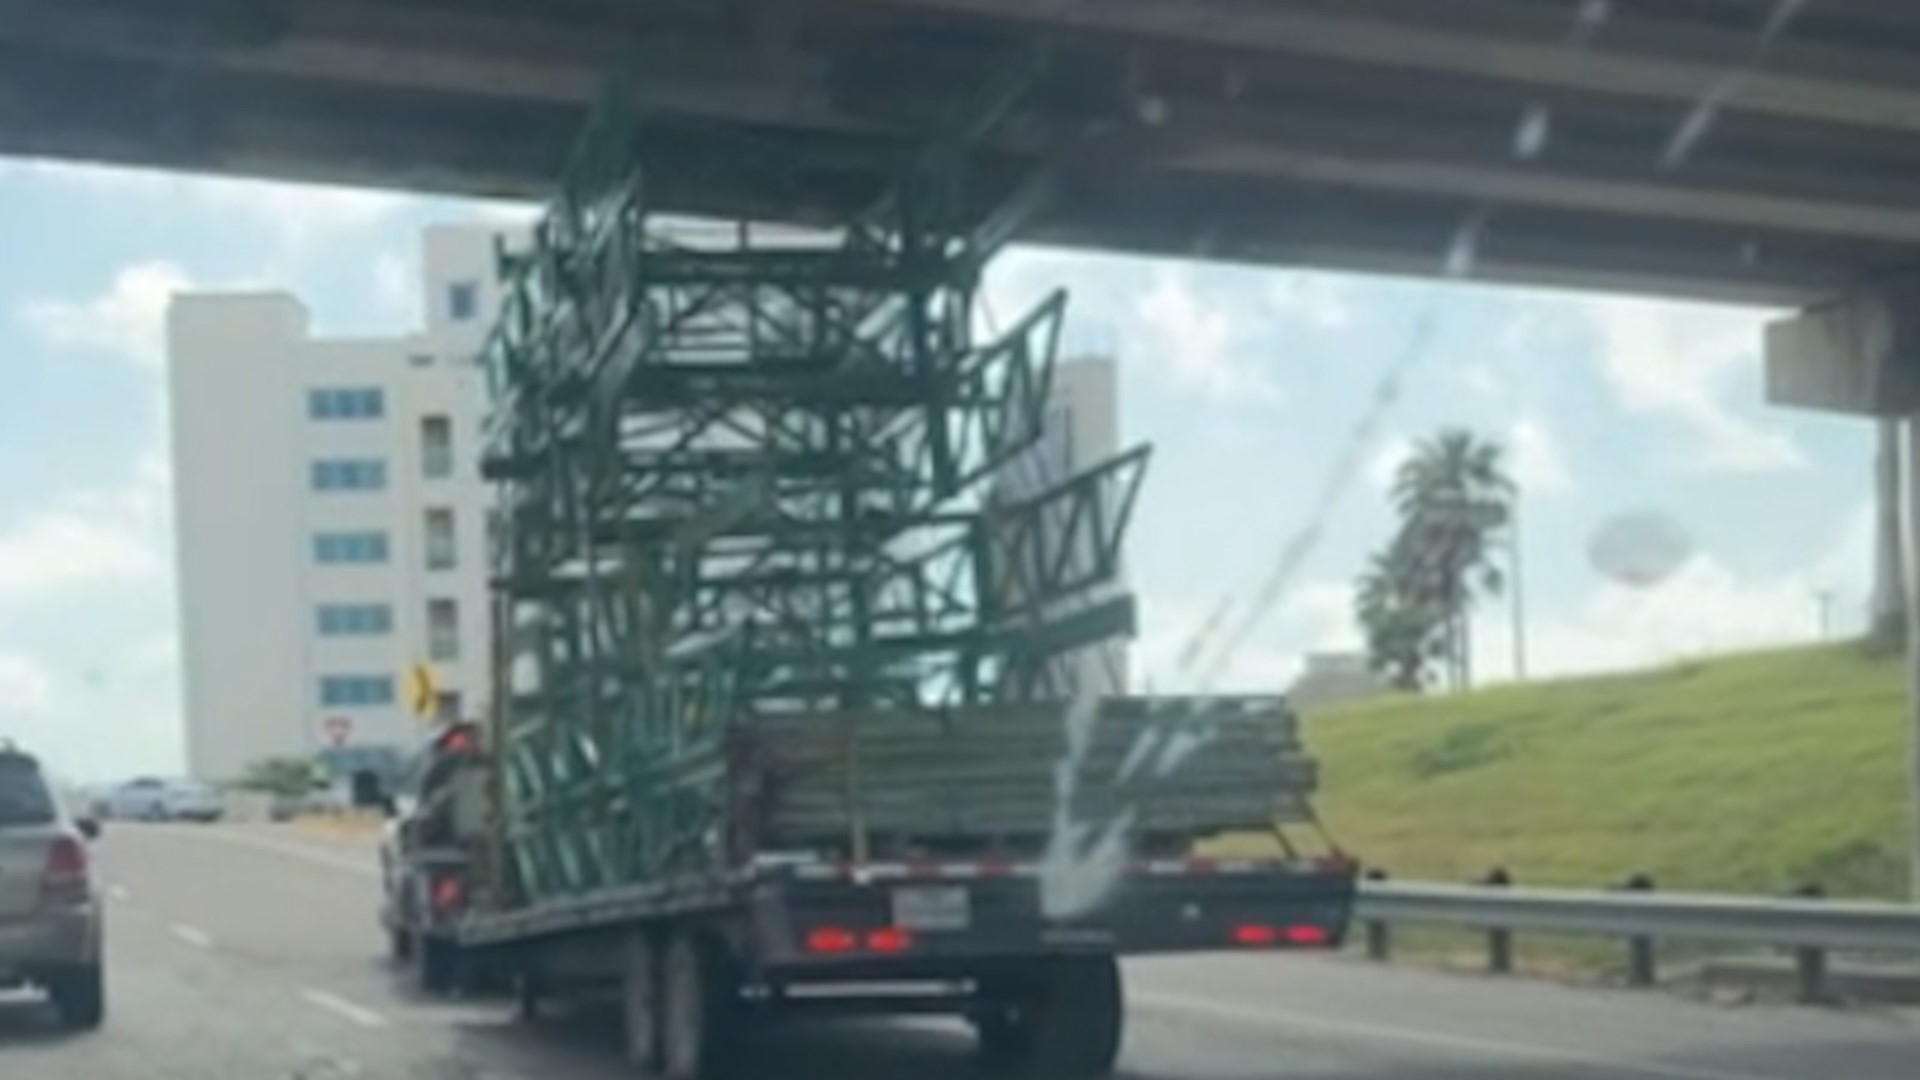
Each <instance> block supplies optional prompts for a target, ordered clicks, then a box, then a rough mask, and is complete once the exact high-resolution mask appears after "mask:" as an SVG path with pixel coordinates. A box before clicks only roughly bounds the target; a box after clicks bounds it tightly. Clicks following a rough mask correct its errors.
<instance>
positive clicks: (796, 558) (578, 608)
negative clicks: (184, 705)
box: [485, 90, 1145, 900]
mask: <svg viewBox="0 0 1920 1080" xmlns="http://www.w3.org/2000/svg"><path fill="white" fill-rule="evenodd" d="M1004 96H1005V95H1004V92H1003V91H1000V90H996V91H995V93H993V94H989V95H986V96H985V97H983V101H982V103H981V107H980V108H979V109H977V110H975V112H974V113H973V114H972V115H970V116H966V117H961V118H960V122H957V123H956V124H955V125H954V126H953V130H952V131H951V132H949V133H948V134H945V135H941V136H937V137H935V138H933V139H932V140H931V141H930V144H929V148H928V150H927V151H926V152H925V153H924V154H922V155H920V156H919V157H918V158H917V159H916V160H913V161H910V162H905V163H903V164H902V166H901V169H900V174H899V181H898V183H897V185H896V186H895V187H894V189H893V190H891V191H889V192H887V193H885V194H884V195H882V196H881V197H879V198H878V199H876V201H875V203H874V205H873V208H872V209H871V210H870V211H869V212H867V213H866V214H864V215H862V216H861V217H860V218H858V219H857V220H854V221H850V222H847V223H846V225H845V227H844V228H842V229H839V230H834V231H832V232H831V233H825V234H815V235H807V236H801V237H797V238H796V237H794V236H793V235H791V234H779V235H777V236H776V235H773V234H769V233H768V232H766V231H765V230H762V229H759V228H757V227H754V226H750V225H746V224H742V225H739V226H737V227H736V228H733V229H730V230H727V231H725V232H724V233H723V234H722V236H721V238H720V239H719V240H718V241H717V242H716V241H715V239H714V234H713V232H712V230H708V231H707V233H706V235H705V237H704V238H701V237H696V236H693V235H692V234H691V233H690V232H688V231H682V232H680V233H677V234H676V233H675V232H672V231H661V230H658V229H650V228H649V226H650V224H655V223H652V222H650V221H649V217H648V213H647V197H646V196H647V188H646V182H645V170H644V168H643V162H644V157H645V147H643V146H639V145H636V143H635V142H634V139H633V134H632V133H633V132H634V130H635V126H634V124H633V118H632V117H630V116H629V115H627V113H626V109H625V107H624V105H623V104H622V103H623V102H624V101H625V100H626V99H625V96H624V95H623V94H620V93H618V92H615V93H612V94H610V95H609V96H608V98H607V100H606V102H605V103H604V104H603V105H602V106H601V107H600V108H599V109H598V110H597V111H596V112H595V114H594V116H593V118H592V119H591V121H590V122H589V124H588V126H587V129H586V131H585V132H584V133H583V135H582V136H581V138H580V141H579V143H578V145H577V147H576V149H575V151H574V153H573V155H572V158H571V159H570V161H569V162H568V165H567V168H566V172H565V175H564V176H563V177H562V178H561V181H560V185H559V191H558V194H557V195H556V197H555V198H554V200H553V202H552V204H551V206H550V207H549V208H548V210H547V212H546V214H545V216H544V217H543V218H542V219H541V221H540V222H539V224H538V226H537V228H536V229H535V232H534V241H533V245H532V249H531V250H530V251H527V252H522V253H518V254H512V255H505V254H503V256H502V275H503V280H504V283H505V288H506V298H505V302H504V306H503V311H502V315H501V318H500V323H499V325H498V327H497V328H496V329H495V331H494V332H493V335H492V337H491V339H490V344H489V346H488V349H487V352H486V354H485V364H486V368H487V372H488V376H489V385H490V388H491V391H492V395H493V403H494V416H493V420H492V425H491V429H490V432H489V438H488V448H487V455H486V462H485V470H486V472H487V475H488V476H489V477H490V478H491V479H493V480H494V481H495V482H496V490H497V497H498V506H497V514H498V518H499V519H498V523H497V524H498V528H497V530H496V543H495V550H494V570H495V578H496V586H497V596H498V597H499V601H498V602H499V607H498V611H497V614H498V619H497V623H498V625H499V626H500V627H501V635H502V636H501V642H500V653H499V660H500V662H501V664H500V667H501V670H502V672H503V676H502V684H501V685H500V686H498V687H497V688H496V689H497V695H496V700H497V701H499V702H500V704H501V707H500V708H499V709H498V710H496V711H497V713H498V715H499V721H498V722H499V730H498V732H497V736H496V742H495V745H496V746H497V747H499V748H500V751H501V753H502V754H503V755H504V761H505V763H506V772H505V782H504V788H505V790H504V791H503V792H502V796H503V799H502V801H503V806H504V810H503V818H504V822H503V824H504V830H505V831H504V836H505V842H504V847H505V849H506V850H505V855H506V856H507V858H506V860H505V862H506V865H507V867H508V873H509V874H510V878H511V880H510V881H509V882H508V887H509V888H510V889H511V890H512V891H513V892H515V893H517V894H518V895H520V896H521V897H522V898H525V899H530V900H538V899H540V898H543V897H546V896H551V895H556V894H566V893H576V892H579V891H583V890H588V889H593V888H597V887H602V886H608V885H616V884H624V883H630V882H635V881H643V880H648V879H650V878H652V877H655V876H658V875H661V874H664V873H668V872H673V871H675V870H680V869H685V868H690V867H692V868H709V867H714V866H719V865H723V864H725V863H726V862H727V861H728V860H729V859H732V858H736V857H738V856H739V855H740V852H739V851H737V850H729V847H730V844H729V840H730V838H732V837H737V836H738V835H739V834H740V830H739V829H737V828H734V827H732V826H733V825H734V824H735V823H733V822H731V821H729V820H727V815H728V812H729V808H730V807H731V806H732V805H733V796H732V790H731V785H733V784H734V782H735V781H736V780H737V779H738V778H737V777H736V776H734V775H733V773H732V772H731V771H730V769H729V761H728V753H729V747H730V746H731V745H733V743H732V742H731V741H730V739H729V733H730V732H731V731H733V730H735V729H737V728H739V727H740V726H741V725H742V724H745V723H747V722H749V721H755V720H759V721H765V720H770V719H781V720H784V721H785V722H791V723H803V724H804V723H808V722H810V719H809V718H814V717H818V716H822V715H827V714H832V713H836V712H844V711H847V710H859V711H862V712H863V713H866V714H869V715H873V714H881V713H893V714H896V715H899V716H902V717H911V716H916V715H919V714H921V713H922V712H923V711H924V710H927V709H930V708H936V707H946V706H956V707H958V706H965V707H969V708H971V709H974V710H975V712H976V713H977V711H978V709H979V708H981V707H985V706H989V705H993V704H999V703H1008V702H1026V701H1042V700H1059V699H1063V698H1066V697H1068V696H1070V695H1071V694H1072V692H1073V689H1074V688H1073V687H1071V686H1067V685H1061V683H1060V679H1061V676H1060V672H1062V671H1063V670H1070V669H1068V668H1066V666H1064V665H1060V664H1057V663H1053V662H1052V661H1054V660H1055V659H1056V658H1058V657H1060V656H1062V655H1065V654H1067V653H1069V652H1072V651H1074V650H1077V649H1082V648H1085V647H1087V646H1088V645H1090V644H1093V643H1096V642H1099V641H1102V640H1106V639H1109V638H1111V637H1113V636H1115V635H1121V634H1128V633H1131V631H1132V628H1133V617H1134V616H1133V606H1132V601H1131V599H1130V598H1128V597H1126V596H1124V595H1122V594H1120V593H1119V592H1118V590H1117V589H1116V588H1115V582H1116V578H1117V572H1118V560H1119V552H1120V543H1121V536H1122V533H1123V531H1124V529H1125V526H1126V522H1127V519H1128V516H1129V512H1130V509H1131V507H1132V505H1133V500H1134V496H1135V493H1136V491H1137V488H1138V484H1139V481H1140V478H1141V475H1142V472H1143V471H1144V466H1145V452H1144V450H1136V451H1134V452H1132V453H1130V454H1127V455H1125V456H1122V457H1120V458H1117V459H1115V460H1113V461H1110V462H1106V463H1103V464H1100V465H1098V466H1095V467H1094V468H1092V469H1090V470H1087V471H1085V472H1084V473H1082V474H1080V475H1077V476H1075V477H1072V478H1069V479H1067V480H1066V481H1065V482H1063V483H1061V484H1059V485H1057V486H1055V487H1054V488H1052V489H1050V490H1047V491H1044V492H1042V493H1040V494H1038V495H1036V496H1033V497H1030V498H1026V499H1023V500H1021V501H1018V502H1011V503H1003V502H998V501H996V500H994V499H993V498H991V497H990V496H989V494H988V489H989V487H990V484H989V481H990V480H991V479H992V478H993V476H994V475H995V473H996V470H998V469H1000V468H1001V467H1002V466H1003V465H1004V464H1005V463H1006V462H1007V461H1009V460H1010V459H1011V458H1013V457H1014V456H1015V455H1018V454H1019V453H1021V452H1022V451H1023V450H1025V449H1026V448H1028V447H1029V446H1031V445H1032V443H1033V442H1034V441H1035V440H1036V439H1037V438H1038V437H1039V435H1040V434H1041V430H1040V425H1041V422H1042V417H1043V415H1044V410H1043V406H1044V403H1045V398H1046V395H1047V392H1048V388H1049V383H1050V379H1051V373H1052V365H1053V361H1054V350H1055V346H1056V343H1057V340H1058V335H1059V330H1060V322H1061V319H1062V316H1063V314H1064V308H1065V301H1064V296H1062V295H1056V296H1054V297H1052V298H1050V299H1048V300H1047V301H1046V302H1044V303H1042V304H1041V305H1039V307H1038V308H1037V309H1036V310H1035V311H1034V312H1032V313H1031V314H1030V315H1028V316H1026V317H1025V318H1023V319H1021V320H1020V321H1019V322H1018V323H1017V324H1016V325H1015V326H1014V327H1013V328H1012V329H1011V330H1009V331H1008V332H1007V333H1005V334H1004V335H1002V336H1000V337H999V338H998V339H997V340H994V341H990V342H977V341H976V340H975V336H974V328H975V325H976V319H975V310H974V294H975V290H976V288H977V286H978V283H979V277H980V273H981V270H982V268H983V267H984V265H985V264H986V262H987V260H988V259H989V258H990V257H991V256H992V254H993V252H994V250H995V249H996V248H997V246H998V245H999V243H1000V242H1001V241H1002V239H1003V238H1004V237H1005V236H1007V235H1009V234H1010V232H1011V228H1010V225H1009V220H1010V217H1009V214H998V215H996V214H987V215H979V214H972V215H970V214H969V213H968V211H967V210H966V209H965V207H966V206H967V205H968V198H967V197H966V179H967V165H966V162H967V160H968V157H969V154H968V149H969V146H968V143H969V140H970V139H971V138H972V137H973V135H975V134H977V133H978V132H979V131H980V130H982V129H983V125H984V122H985V121H984V120H983V119H982V118H983V117H990V116H991V115H993V114H994V113H995V112H996V109H997V108H998V107H999V106H998V105H997V104H996V103H997V102H1000V101H1002V100H1003V99H1004ZM821 730H823V731H825V730H828V729H827V728H825V727H822V728H821Z"/></svg>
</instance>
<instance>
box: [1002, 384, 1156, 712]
mask: <svg viewBox="0 0 1920 1080" xmlns="http://www.w3.org/2000/svg"><path fill="white" fill-rule="evenodd" d="M1043 431H1044V434H1042V436H1041V438H1040V440H1039V442H1037V443H1035V444H1034V446H1033V447H1032V448H1031V449H1029V450H1028V451H1027V452H1026V453H1024V454H1021V455H1020V456H1018V457H1016V458H1015V459H1014V460H1013V461H1011V462H1009V463H1008V464H1007V465H1006V466H1004V467H1003V468H1002V470H1001V472H1000V473H999V475H998V476H996V477H995V478H994V483H993V488H994V495H995V497H997V498H1001V499H1020V498H1024V497H1026V496H1030V495H1035V494H1038V493H1040V492H1041V491H1045V490H1046V489H1048V488H1050V487H1052V486H1054V485H1055V484H1057V483H1059V482H1060V481H1062V480H1064V479H1066V478H1067V477H1069V476H1072V475H1073V474H1075V473H1077V472H1079V471H1081V470H1083V469H1087V468H1091V467H1092V466H1094V465H1098V464H1099V463H1100V462H1102V461H1105V460H1106V459H1107V458H1110V457H1112V456H1113V455H1115V454H1117V453H1119V452H1120V391H1119V376H1118V369H1117V368H1116V366H1115V364H1114V362H1113V360H1112V359H1110V358H1107V357H1080V358H1077V359H1066V360H1062V361H1061V362H1059V363H1058V364H1055V365H1054V369H1053V387H1052V390H1051V392H1050V394H1049V395H1048V399H1047V408H1046V420H1045V422H1044V428H1043ZM1065 524H1066V523H1065V521H1064V520H1063V521H1061V522H1060V523H1059V525H1060V527H1063V528H1064V527H1065ZM1127 653H1128V644H1127V642H1126V641H1124V640H1115V641H1109V642H1104V643H1102V644H1100V645H1096V646H1092V647H1089V648H1087V649H1084V650H1082V651H1081V652H1080V653H1078V654H1075V655H1071V656H1066V657H1063V658H1062V660H1061V663H1062V664H1063V666H1064V668H1065V671H1064V672H1063V674H1064V676H1065V678H1064V680H1063V681H1064V683H1065V685H1067V686H1070V687H1072V688H1073V690H1074V692H1075V693H1076V694H1095V695H1112V694H1124V693H1126V692H1127V680H1128V674H1127Z"/></svg>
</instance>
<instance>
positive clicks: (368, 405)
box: [307, 386, 387, 420]
mask: <svg viewBox="0 0 1920 1080" xmlns="http://www.w3.org/2000/svg"><path fill="white" fill-rule="evenodd" d="M386 414H387V395H386V393H385V392H384V391H382V390H381V389H380V388H379V387H377V386H354V387H335V388H322V389H317V390H309V391H307V416H308V418H309V419H313V420H378V419H380V418H381V417H382V416H385V415H386Z"/></svg>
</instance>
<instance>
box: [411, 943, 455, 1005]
mask: <svg viewBox="0 0 1920 1080" xmlns="http://www.w3.org/2000/svg"><path fill="white" fill-rule="evenodd" d="M464 959H465V958H464V957H462V956H461V955H460V946H458V945H455V944H454V943H453V942H451V941H446V940H444V939H442V938H437V937H433V936H431V935H428V934H419V935H415V936H414V939H413V961H414V965H413V966H414V972H415V973H416V974H417V975H418V976H419V978H420V989H422V990H424V991H426V992H427V993H429V994H436V995H439V994H451V993H453V992H454V991H455V990H458V989H459V988H460V980H461V977H462V974H463V971H464V968H465V963H464Z"/></svg>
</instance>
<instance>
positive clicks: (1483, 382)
mask: <svg viewBox="0 0 1920 1080" xmlns="http://www.w3.org/2000/svg"><path fill="white" fill-rule="evenodd" d="M1452 371H1453V375H1454V377H1455V378H1456V379H1458V380H1460V385H1461V386H1463V387H1465V388H1466V389H1467V392H1468V393H1471V394H1473V395H1474V396H1475V397H1480V398H1486V399H1488V400H1493V399H1497V398H1499V397H1500V395H1501V392H1502V391H1501V386H1500V377H1499V376H1498V375H1495V374H1494V372H1493V369H1492V368H1491V367H1488V366H1487V365H1486V364H1479V363H1466V364H1460V365H1458V366H1456V367H1454V368H1453V369H1452Z"/></svg>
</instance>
